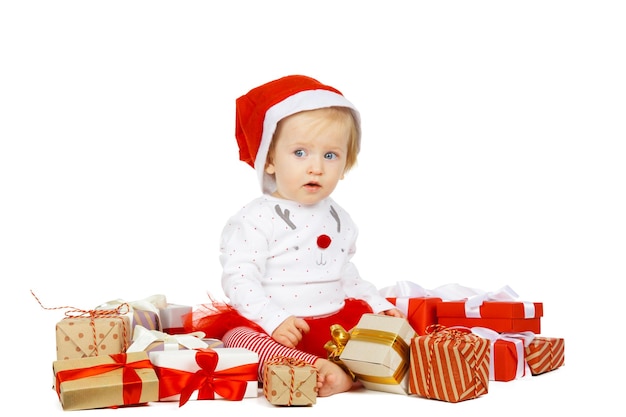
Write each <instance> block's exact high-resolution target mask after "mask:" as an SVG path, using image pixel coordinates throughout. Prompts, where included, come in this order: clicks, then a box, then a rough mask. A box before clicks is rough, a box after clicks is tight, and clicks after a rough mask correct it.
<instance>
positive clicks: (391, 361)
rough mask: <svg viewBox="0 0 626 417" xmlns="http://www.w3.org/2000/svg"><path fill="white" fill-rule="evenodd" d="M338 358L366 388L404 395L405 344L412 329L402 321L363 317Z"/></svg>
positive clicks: (409, 337)
mask: <svg viewBox="0 0 626 417" xmlns="http://www.w3.org/2000/svg"><path fill="white" fill-rule="evenodd" d="M349 333H350V334H349V336H350V338H349V340H348V341H347V342H346V344H345V347H344V348H343V350H342V352H341V354H340V355H339V359H340V360H341V362H342V363H343V364H344V365H345V366H347V367H348V368H349V369H350V371H352V372H353V373H354V375H355V377H356V378H357V379H358V380H359V381H361V383H362V384H363V386H364V387H365V388H367V389H371V390H375V391H384V392H391V393H396V394H407V393H408V370H409V343H410V341H411V339H412V338H413V337H414V336H415V335H416V333H415V330H414V329H413V328H412V327H411V325H410V324H409V322H408V321H407V320H406V319H404V318H399V317H392V316H385V315H382V314H364V315H363V316H362V317H361V319H360V320H359V322H358V323H357V325H356V326H355V327H354V328H353V329H352V330H351V331H350V332H349Z"/></svg>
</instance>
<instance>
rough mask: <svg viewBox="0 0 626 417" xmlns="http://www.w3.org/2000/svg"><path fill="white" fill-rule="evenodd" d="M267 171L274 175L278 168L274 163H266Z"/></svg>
mask: <svg viewBox="0 0 626 417" xmlns="http://www.w3.org/2000/svg"><path fill="white" fill-rule="evenodd" d="M265 173H267V174H269V175H274V174H275V173H276V169H275V168H274V164H272V163H269V164H266V165H265Z"/></svg>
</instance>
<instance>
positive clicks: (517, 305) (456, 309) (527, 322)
mask: <svg viewBox="0 0 626 417" xmlns="http://www.w3.org/2000/svg"><path fill="white" fill-rule="evenodd" d="M542 316H543V303H530V302H521V301H483V302H482V303H481V304H480V305H478V306H472V305H468V304H467V302H466V301H465V300H457V301H442V302H440V303H438V304H437V324H440V325H442V326H444V327H453V326H463V327H486V328H489V329H492V330H495V331H496V332H499V333H519V332H524V331H530V332H533V333H535V334H539V333H541V317H542Z"/></svg>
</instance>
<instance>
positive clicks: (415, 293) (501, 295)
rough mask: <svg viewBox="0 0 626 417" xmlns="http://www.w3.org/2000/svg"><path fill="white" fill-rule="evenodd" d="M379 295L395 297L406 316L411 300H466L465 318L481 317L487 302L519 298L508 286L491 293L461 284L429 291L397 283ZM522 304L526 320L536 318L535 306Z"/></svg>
mask: <svg viewBox="0 0 626 417" xmlns="http://www.w3.org/2000/svg"><path fill="white" fill-rule="evenodd" d="M379 293H380V295H382V296H383V297H385V298H389V297H395V298H396V307H398V309H399V310H401V311H403V312H404V313H405V314H407V312H406V311H404V310H402V309H403V308H407V309H408V303H409V300H408V299H409V298H414V297H438V298H441V299H442V300H444V301H462V300H465V317H481V316H480V306H481V305H482V304H483V302H485V301H517V298H518V295H517V293H516V292H515V291H514V290H513V288H511V287H509V286H508V285H505V286H504V287H502V288H500V289H499V290H497V291H491V292H488V291H483V290H479V289H476V288H471V287H465V286H463V285H459V284H446V285H442V286H440V287H437V288H434V289H432V290H428V289H426V288H423V287H421V286H420V285H418V284H416V283H414V282H411V281H397V282H396V285H392V286H389V287H384V288H382V289H380V290H379ZM520 302H521V303H522V304H523V305H524V318H527V319H528V318H534V317H535V304H534V303H532V302H526V301H520ZM405 306H406V307H405Z"/></svg>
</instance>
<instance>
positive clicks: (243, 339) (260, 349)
mask: <svg viewBox="0 0 626 417" xmlns="http://www.w3.org/2000/svg"><path fill="white" fill-rule="evenodd" d="M222 342H224V346H225V347H227V348H234V347H237V348H246V349H248V350H251V351H253V352H256V353H258V355H259V372H258V377H259V381H263V372H264V370H265V362H266V361H267V360H268V359H271V358H272V357H274V356H276V355H280V356H285V357H288V358H293V359H300V360H302V361H304V362H306V363H308V364H311V365H313V364H314V363H315V361H316V360H317V359H319V356H316V355H312V354H310V353H306V352H303V351H301V350H298V349H292V348H288V347H286V346H283V345H281V344H280V343H278V342H277V341H275V340H274V339H272V338H271V337H270V336H269V335H268V334H266V333H262V332H258V331H256V330H253V329H250V328H249V327H235V328H234V329H231V330H229V331H228V332H226V334H225V335H224V338H223V339H222Z"/></svg>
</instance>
